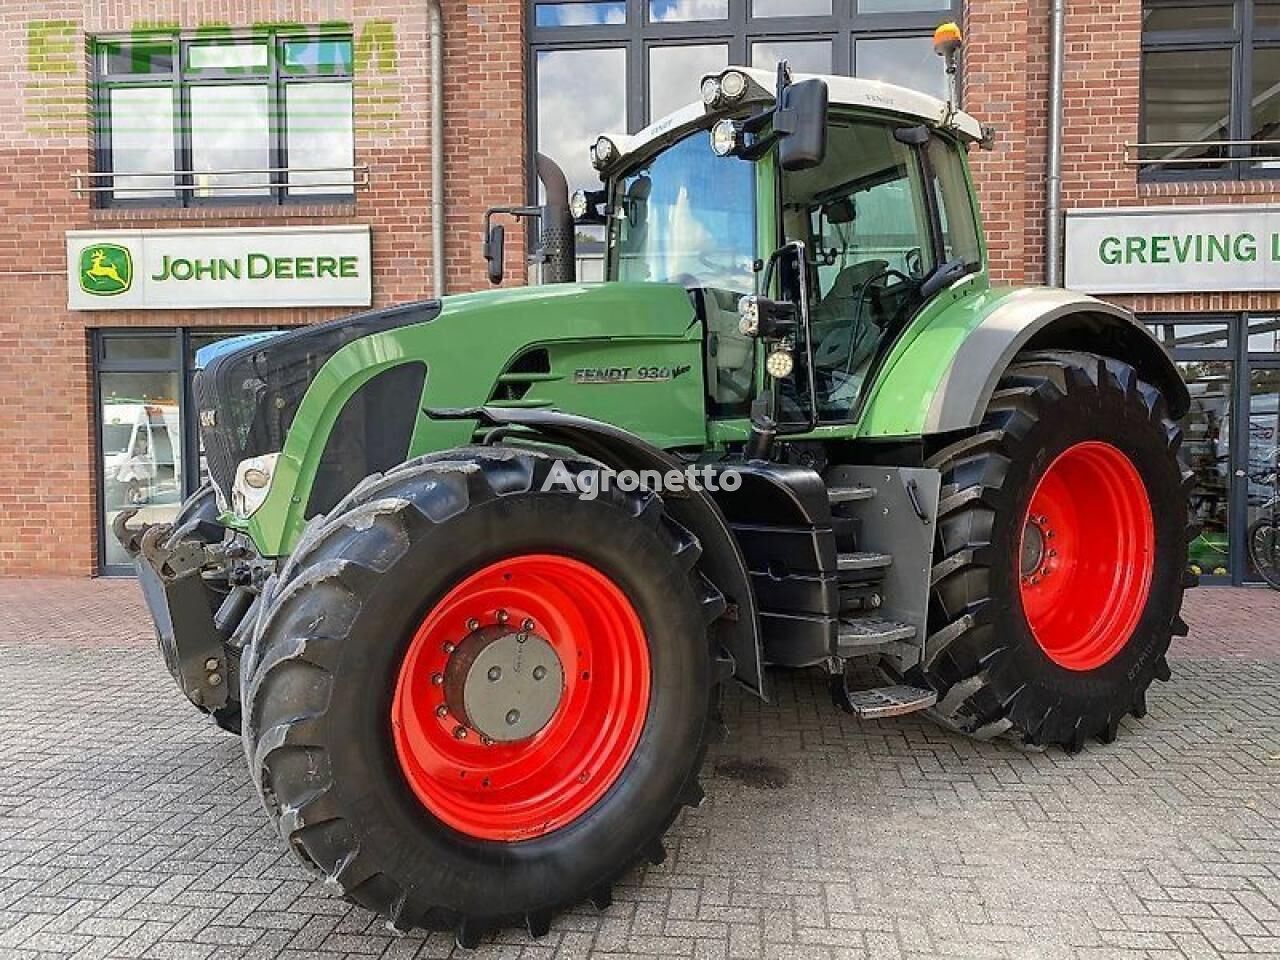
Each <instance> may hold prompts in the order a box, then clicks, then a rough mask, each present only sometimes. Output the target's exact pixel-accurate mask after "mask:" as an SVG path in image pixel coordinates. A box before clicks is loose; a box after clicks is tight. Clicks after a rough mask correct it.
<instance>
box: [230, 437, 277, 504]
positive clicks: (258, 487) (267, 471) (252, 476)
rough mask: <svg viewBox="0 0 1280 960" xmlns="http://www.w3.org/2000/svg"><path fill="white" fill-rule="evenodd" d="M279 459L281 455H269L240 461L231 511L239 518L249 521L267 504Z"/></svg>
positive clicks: (232, 488) (233, 489)
mask: <svg viewBox="0 0 1280 960" xmlns="http://www.w3.org/2000/svg"><path fill="white" fill-rule="evenodd" d="M279 459H280V454H278V453H268V454H266V455H265V456H261V457H250V458H249V459H248V460H241V461H240V464H239V465H238V466H237V467H236V480H235V484H234V485H233V486H232V487H231V509H232V511H233V512H234V513H235V515H236V516H237V517H240V518H241V519H242V520H248V519H249V518H250V517H251V516H253V515H254V513H256V512H257V510H258V508H259V507H261V506H262V505H263V504H264V503H266V501H267V494H269V493H270V492H271V479H272V476H273V475H274V474H275V469H276V462H277V461H278V460H279Z"/></svg>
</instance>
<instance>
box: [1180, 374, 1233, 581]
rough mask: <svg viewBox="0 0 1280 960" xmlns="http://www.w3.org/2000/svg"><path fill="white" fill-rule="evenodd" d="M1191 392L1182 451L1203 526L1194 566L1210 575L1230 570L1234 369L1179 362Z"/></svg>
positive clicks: (1193, 545)
mask: <svg viewBox="0 0 1280 960" xmlns="http://www.w3.org/2000/svg"><path fill="white" fill-rule="evenodd" d="M1178 368H1179V370H1180V371H1181V373H1182V378H1183V380H1185V381H1186V383H1187V389H1188V390H1189V391H1190V393H1191V409H1190V410H1189V411H1188V412H1187V415H1186V416H1185V417H1183V418H1182V420H1181V422H1180V425H1181V427H1182V430H1183V442H1182V453H1183V457H1184V458H1185V459H1186V461H1187V464H1188V465H1189V466H1190V467H1191V469H1192V471H1193V472H1194V473H1195V475H1196V480H1195V486H1194V487H1193V488H1192V490H1191V514H1192V518H1193V520H1194V521H1195V522H1196V523H1198V524H1199V525H1200V527H1201V532H1200V536H1198V537H1197V538H1196V539H1195V540H1194V541H1192V543H1191V546H1190V549H1189V558H1190V563H1191V565H1192V567H1194V568H1196V569H1198V570H1199V571H1200V572H1201V573H1203V574H1204V575H1206V576H1227V575H1228V574H1230V572H1231V551H1230V545H1231V510H1230V504H1231V476H1232V470H1231V402H1232V391H1233V386H1232V385H1233V382H1234V377H1233V365H1232V364H1231V363H1230V362H1229V361H1225V360H1223V361H1218V360H1207V361H1183V362H1179V363H1178Z"/></svg>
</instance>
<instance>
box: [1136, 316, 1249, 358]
mask: <svg viewBox="0 0 1280 960" xmlns="http://www.w3.org/2000/svg"><path fill="white" fill-rule="evenodd" d="M1149 327H1150V329H1151V333H1152V334H1153V335H1154V336H1155V338H1156V339H1157V340H1159V341H1160V344H1161V345H1162V346H1163V347H1164V348H1165V349H1166V350H1168V351H1170V352H1172V351H1174V350H1177V349H1184V350H1226V349H1227V348H1228V347H1230V346H1231V324H1230V323H1228V322H1227V321H1226V320H1223V321H1219V322H1213V323H1152V324H1149Z"/></svg>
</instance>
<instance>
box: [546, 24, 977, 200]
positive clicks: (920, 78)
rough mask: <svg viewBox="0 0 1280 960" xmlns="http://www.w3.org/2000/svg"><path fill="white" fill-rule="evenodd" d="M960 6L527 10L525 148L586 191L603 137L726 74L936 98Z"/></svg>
mask: <svg viewBox="0 0 1280 960" xmlns="http://www.w3.org/2000/svg"><path fill="white" fill-rule="evenodd" d="M958 11H959V2H958V0H906V2H903V0H892V2H890V0H611V2H595V0H577V2H574V0H556V2H544V0H529V23H530V38H531V43H532V47H533V56H532V57H531V58H530V59H531V67H530V69H531V71H532V73H533V78H532V88H533V105H534V111H533V117H532V119H531V126H532V130H533V133H534V135H533V136H532V137H531V138H530V139H531V140H532V141H533V145H534V148H535V149H536V150H538V151H540V152H542V153H545V154H547V155H548V156H550V157H551V158H552V159H553V160H555V161H556V162H557V163H559V164H560V165H561V166H562V167H563V168H564V170H565V172H566V173H567V174H568V177H569V182H570V187H571V189H576V188H579V187H586V188H595V187H598V186H599V178H598V177H597V176H596V174H595V171H593V170H592V168H591V163H590V160H589V157H588V149H589V147H590V144H591V143H592V142H593V141H594V140H595V138H596V137H597V136H599V135H600V134H601V133H604V132H606V131H617V132H629V133H635V132H637V131H639V130H640V129H642V128H643V127H644V126H646V125H647V124H649V123H652V122H653V121H655V120H658V119H660V118H661V117H663V116H664V115H665V114H667V113H669V112H671V111H672V110H675V109H677V108H679V107H681V106H684V105H686V104H689V103H693V102H694V101H696V100H697V99H698V83H699V81H700V80H701V78H702V76H703V75H704V74H707V73H712V72H717V71H719V70H722V69H724V67H726V66H727V65H729V64H749V65H752V66H756V67H761V68H764V69H773V68H774V67H775V66H776V65H777V63H778V61H779V60H782V59H785V60H787V61H789V62H790V63H791V65H792V68H793V69H795V70H796V71H798V72H801V73H836V74H852V75H856V76H862V77H869V78H872V79H877V80H887V81H890V82H893V83H898V84H902V85H904V86H908V87H915V88H917V89H920V90H924V91H926V92H928V93H931V94H934V95H936V96H939V97H942V96H945V93H946V75H945V73H944V71H943V65H942V61H941V59H940V58H938V57H937V56H936V55H935V54H934V52H933V46H932V42H931V37H932V34H933V30H934V28H935V27H936V26H937V25H938V24H939V23H940V22H942V21H944V20H947V19H952V18H954V17H956V16H958Z"/></svg>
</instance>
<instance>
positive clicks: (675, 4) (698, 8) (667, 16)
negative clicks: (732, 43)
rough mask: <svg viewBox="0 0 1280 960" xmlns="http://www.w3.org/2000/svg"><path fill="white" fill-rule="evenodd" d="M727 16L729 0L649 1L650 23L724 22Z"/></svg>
mask: <svg viewBox="0 0 1280 960" xmlns="http://www.w3.org/2000/svg"><path fill="white" fill-rule="evenodd" d="M728 16H729V0H649V21H650V22H651V23H687V22H689V21H692V20H724V19H726V18H727V17H728Z"/></svg>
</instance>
